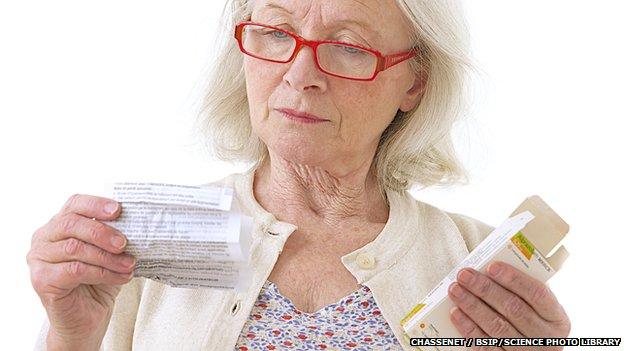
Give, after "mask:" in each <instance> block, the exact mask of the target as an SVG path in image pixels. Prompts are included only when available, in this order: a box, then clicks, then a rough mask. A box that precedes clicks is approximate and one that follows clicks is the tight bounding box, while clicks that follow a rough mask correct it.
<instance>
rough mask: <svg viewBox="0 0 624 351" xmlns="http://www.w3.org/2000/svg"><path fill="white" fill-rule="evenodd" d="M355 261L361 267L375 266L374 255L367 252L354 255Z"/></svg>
mask: <svg viewBox="0 0 624 351" xmlns="http://www.w3.org/2000/svg"><path fill="white" fill-rule="evenodd" d="M355 262H356V263H357V265H358V266H359V267H360V268H362V269H372V268H373V267H375V257H373V256H372V255H371V254H369V253H367V252H362V253H360V254H358V255H357V256H356V257H355Z"/></svg>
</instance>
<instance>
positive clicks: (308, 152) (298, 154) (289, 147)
mask: <svg viewBox="0 0 624 351" xmlns="http://www.w3.org/2000/svg"><path fill="white" fill-rule="evenodd" d="M268 147H269V149H270V150H271V153H272V154H273V155H274V156H277V157H279V158H282V159H284V160H286V161H289V162H293V163H297V164H304V165H308V166H319V165H321V164H323V161H324V160H326V159H327V157H326V156H325V155H326V151H325V150H324V149H323V148H322V147H319V146H318V144H314V145H310V144H307V143H306V142H301V143H284V142H282V143H277V144H274V145H269V146H268Z"/></svg>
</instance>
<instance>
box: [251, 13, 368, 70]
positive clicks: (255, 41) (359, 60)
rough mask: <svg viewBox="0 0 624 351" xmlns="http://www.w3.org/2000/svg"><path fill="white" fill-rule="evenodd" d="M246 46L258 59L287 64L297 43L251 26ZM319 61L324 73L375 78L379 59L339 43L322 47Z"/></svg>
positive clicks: (272, 31)
mask: <svg viewBox="0 0 624 351" xmlns="http://www.w3.org/2000/svg"><path fill="white" fill-rule="evenodd" d="M242 44H243V48H244V49H245V51H247V52H248V53H250V54H252V55H254V56H256V57H258V58H261V59H267V60H275V61H281V62H287V61H288V59H289V58H290V57H291V56H292V54H293V51H294V50H295V46H296V44H297V41H296V39H295V38H294V37H293V36H292V35H290V34H288V33H286V32H282V31H278V30H275V29H272V28H266V27H263V26H258V25H253V24H247V25H245V27H244V28H243V32H242ZM317 60H318V63H319V66H321V68H322V69H323V70H324V71H326V72H328V73H332V74H336V75H339V76H344V77H349V78H363V79H366V78H369V77H372V75H373V74H374V73H375V68H376V65H377V57H376V56H375V55H374V54H372V53H371V52H368V51H366V50H362V49H359V48H357V47H352V46H347V45H342V44H335V43H322V44H320V45H319V46H318V47H317Z"/></svg>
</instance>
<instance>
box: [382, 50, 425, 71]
mask: <svg viewBox="0 0 624 351" xmlns="http://www.w3.org/2000/svg"><path fill="white" fill-rule="evenodd" d="M415 55H416V49H415V48H414V49H412V50H410V51H406V52H401V53H398V54H392V55H387V56H383V57H382V64H381V65H380V66H381V69H380V71H383V70H386V69H388V68H390V67H392V66H394V65H396V64H397V63H400V62H403V61H405V60H407V59H409V58H411V57H413V56H415Z"/></svg>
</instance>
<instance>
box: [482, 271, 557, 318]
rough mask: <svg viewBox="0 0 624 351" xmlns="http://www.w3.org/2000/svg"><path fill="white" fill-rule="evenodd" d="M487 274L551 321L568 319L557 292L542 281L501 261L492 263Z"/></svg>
mask: <svg viewBox="0 0 624 351" xmlns="http://www.w3.org/2000/svg"><path fill="white" fill-rule="evenodd" d="M487 274H488V276H490V277H491V278H492V279H493V280H494V281H496V282H497V283H499V284H500V285H501V286H503V287H505V288H506V289H507V290H509V291H511V292H513V293H515V294H517V295H518V296H520V297H521V298H522V299H523V300H524V301H526V302H527V303H528V304H529V305H530V306H531V307H532V308H533V310H535V312H537V313H538V314H539V315H540V316H541V317H542V318H543V319H545V320H547V321H550V322H561V321H563V320H567V319H568V317H567V315H566V313H565V311H564V309H563V307H562V306H561V305H560V304H559V301H557V297H555V294H553V293H552V291H551V290H550V288H548V286H547V285H546V284H544V283H542V282H541V281H539V280H537V279H535V278H533V277H531V276H529V275H527V274H526V273H523V272H521V271H519V270H518V269H516V268H515V267H513V266H511V265H509V264H506V263H504V262H501V261H495V262H492V263H490V264H489V265H488V267H487Z"/></svg>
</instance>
